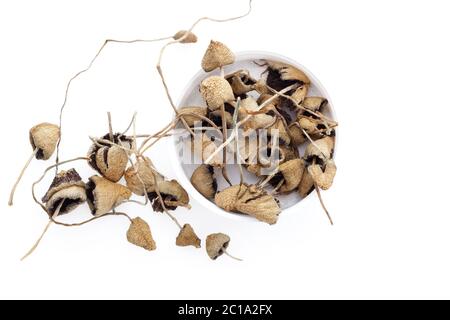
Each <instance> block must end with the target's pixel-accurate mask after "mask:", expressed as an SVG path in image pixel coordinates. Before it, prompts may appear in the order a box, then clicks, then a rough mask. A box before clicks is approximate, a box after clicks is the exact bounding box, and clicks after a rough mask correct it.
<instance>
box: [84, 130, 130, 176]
mask: <svg viewBox="0 0 450 320" xmlns="http://www.w3.org/2000/svg"><path fill="white" fill-rule="evenodd" d="M101 140H105V141H111V142H112V143H115V144H117V146H115V145H111V144H109V143H104V142H101V141H98V142H97V143H94V144H92V146H91V148H90V149H89V153H88V157H89V165H90V166H91V167H92V168H93V169H94V170H96V171H97V172H98V173H100V174H101V175H102V176H103V177H105V178H106V179H108V180H110V181H112V182H117V181H119V180H120V179H121V178H122V176H123V174H124V173H125V169H126V167H127V162H128V155H127V151H126V150H131V149H132V148H133V147H134V143H133V139H132V138H130V137H127V136H124V135H122V134H120V133H116V134H115V135H114V136H113V139H112V140H111V138H110V136H109V134H106V135H104V136H103V137H102V138H101ZM119 146H121V147H119Z"/></svg>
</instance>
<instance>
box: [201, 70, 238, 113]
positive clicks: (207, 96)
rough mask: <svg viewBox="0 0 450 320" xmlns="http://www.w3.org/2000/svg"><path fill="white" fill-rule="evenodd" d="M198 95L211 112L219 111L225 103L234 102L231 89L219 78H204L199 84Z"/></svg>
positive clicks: (226, 82)
mask: <svg viewBox="0 0 450 320" xmlns="http://www.w3.org/2000/svg"><path fill="white" fill-rule="evenodd" d="M200 93H201V94H202V97H203V99H204V100H205V101H206V104H207V105H208V108H209V109H210V110H211V111H215V110H217V109H220V108H221V107H222V106H223V105H224V104H225V103H227V102H232V101H234V93H233V89H231V86H230V84H229V83H228V81H227V80H225V79H224V78H222V77H219V76H211V77H208V78H206V79H205V80H203V81H202V83H201V84H200Z"/></svg>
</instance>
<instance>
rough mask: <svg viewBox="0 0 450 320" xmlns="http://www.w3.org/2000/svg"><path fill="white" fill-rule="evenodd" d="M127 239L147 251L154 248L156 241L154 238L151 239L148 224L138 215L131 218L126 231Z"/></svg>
mask: <svg viewBox="0 0 450 320" xmlns="http://www.w3.org/2000/svg"><path fill="white" fill-rule="evenodd" d="M127 240H128V242H130V243H132V244H134V245H135V246H138V247H141V248H144V249H145V250H148V251H153V250H155V249H156V243H155V240H153V236H152V232H151V230H150V226H149V225H148V223H147V222H145V221H144V220H143V219H141V218H139V217H137V218H134V219H132V220H131V224H130V227H129V229H128V231H127Z"/></svg>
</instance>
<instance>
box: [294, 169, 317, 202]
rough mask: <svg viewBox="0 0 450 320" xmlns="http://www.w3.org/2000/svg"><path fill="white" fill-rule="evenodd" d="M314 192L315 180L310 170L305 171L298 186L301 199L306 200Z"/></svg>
mask: <svg viewBox="0 0 450 320" xmlns="http://www.w3.org/2000/svg"><path fill="white" fill-rule="evenodd" d="M313 190H314V180H313V178H312V176H311V175H310V174H309V172H308V170H304V171H303V176H302V180H301V182H300V185H299V186H298V193H299V194H300V197H301V198H306V197H307V196H308V195H309V194H310V193H311V192H312V191H313Z"/></svg>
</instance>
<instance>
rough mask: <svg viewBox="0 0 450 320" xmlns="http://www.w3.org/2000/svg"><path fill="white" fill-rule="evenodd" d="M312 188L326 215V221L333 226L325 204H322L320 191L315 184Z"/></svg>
mask: <svg viewBox="0 0 450 320" xmlns="http://www.w3.org/2000/svg"><path fill="white" fill-rule="evenodd" d="M314 188H315V189H316V192H317V196H318V197H319V201H320V204H321V205H322V208H323V210H324V211H325V213H326V215H327V217H328V220H330V223H331V225H334V223H333V219H331V215H330V213H329V212H328V210H327V207H326V206H325V203H324V202H323V199H322V195H321V193H320V189H319V187H318V186H317V183H315V182H314Z"/></svg>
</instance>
